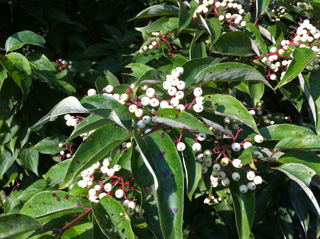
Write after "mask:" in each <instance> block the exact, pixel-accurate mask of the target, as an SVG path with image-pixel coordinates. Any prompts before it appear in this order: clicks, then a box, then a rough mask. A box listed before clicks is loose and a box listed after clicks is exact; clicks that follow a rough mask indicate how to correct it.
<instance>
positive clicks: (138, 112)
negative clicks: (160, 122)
mask: <svg viewBox="0 0 320 239" xmlns="http://www.w3.org/2000/svg"><path fill="white" fill-rule="evenodd" d="M134 114H135V115H136V116H137V117H138V118H140V117H142V116H143V110H142V109H137V110H136V112H134Z"/></svg>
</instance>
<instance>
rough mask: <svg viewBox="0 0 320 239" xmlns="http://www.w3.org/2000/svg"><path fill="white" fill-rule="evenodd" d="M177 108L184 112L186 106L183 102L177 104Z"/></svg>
mask: <svg viewBox="0 0 320 239" xmlns="http://www.w3.org/2000/svg"><path fill="white" fill-rule="evenodd" d="M176 109H177V110H179V111H180V112H183V111H185V109H186V107H185V106H184V105H183V104H179V105H177V107H176Z"/></svg>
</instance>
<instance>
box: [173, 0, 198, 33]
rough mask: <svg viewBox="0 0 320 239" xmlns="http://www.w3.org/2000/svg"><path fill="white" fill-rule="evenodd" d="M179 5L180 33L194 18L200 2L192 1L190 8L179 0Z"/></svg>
mask: <svg viewBox="0 0 320 239" xmlns="http://www.w3.org/2000/svg"><path fill="white" fill-rule="evenodd" d="M177 2H178V5H179V28H178V33H179V32H181V31H182V30H183V29H185V28H186V27H187V26H188V25H189V23H190V22H191V20H192V17H193V14H194V12H195V11H196V10H197V8H198V4H197V3H196V2H191V3H190V9H186V6H185V5H184V4H183V2H182V1H181V0H177Z"/></svg>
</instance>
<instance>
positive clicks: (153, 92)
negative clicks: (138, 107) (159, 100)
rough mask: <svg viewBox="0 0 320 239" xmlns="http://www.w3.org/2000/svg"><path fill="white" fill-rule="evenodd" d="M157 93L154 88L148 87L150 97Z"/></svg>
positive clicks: (147, 93) (147, 92)
mask: <svg viewBox="0 0 320 239" xmlns="http://www.w3.org/2000/svg"><path fill="white" fill-rule="evenodd" d="M155 93H156V91H155V89H153V88H148V89H147V91H146V95H147V96H148V97H150V98H152V97H154V95H155Z"/></svg>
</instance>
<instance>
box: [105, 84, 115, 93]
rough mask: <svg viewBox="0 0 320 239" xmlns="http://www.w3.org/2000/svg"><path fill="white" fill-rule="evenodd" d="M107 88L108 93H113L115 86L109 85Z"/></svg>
mask: <svg viewBox="0 0 320 239" xmlns="http://www.w3.org/2000/svg"><path fill="white" fill-rule="evenodd" d="M105 89H106V92H107V93H112V92H113V90H114V87H113V86H112V85H107V86H106V88H105Z"/></svg>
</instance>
